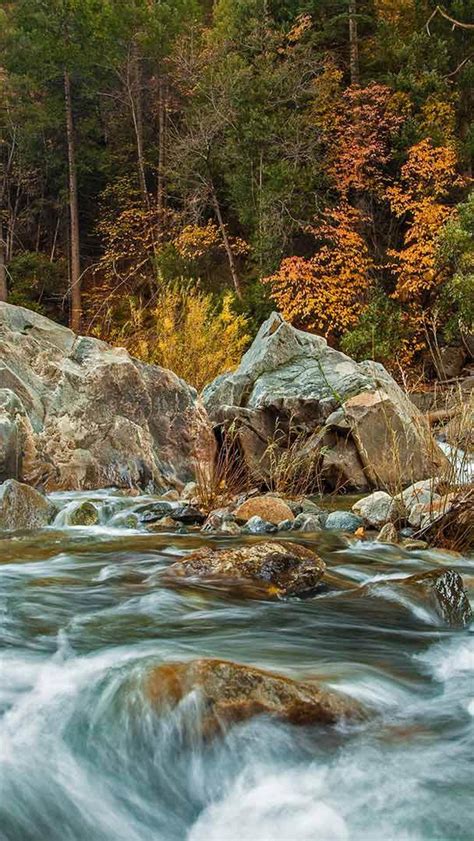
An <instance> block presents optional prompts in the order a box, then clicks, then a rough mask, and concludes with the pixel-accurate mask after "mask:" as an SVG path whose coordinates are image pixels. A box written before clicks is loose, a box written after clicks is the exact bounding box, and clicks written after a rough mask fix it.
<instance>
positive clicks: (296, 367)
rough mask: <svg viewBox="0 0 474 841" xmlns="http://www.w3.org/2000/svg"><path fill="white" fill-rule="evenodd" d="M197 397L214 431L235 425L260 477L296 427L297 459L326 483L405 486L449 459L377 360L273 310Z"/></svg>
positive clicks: (268, 470) (267, 474)
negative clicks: (353, 353)
mask: <svg viewBox="0 0 474 841" xmlns="http://www.w3.org/2000/svg"><path fill="white" fill-rule="evenodd" d="M203 400H204V404H205V406H206V408H207V411H208V414H209V416H210V418H211V420H212V421H213V423H214V425H215V427H216V428H218V429H219V430H220V434H221V435H224V436H225V435H226V430H228V429H232V430H233V432H232V434H233V436H234V437H233V441H232V443H233V444H234V446H237V447H238V449H239V451H240V454H241V457H242V458H243V459H244V461H245V464H246V466H247V469H248V471H249V474H250V476H251V477H253V478H254V480H255V481H256V482H257V483H261V482H265V481H267V482H268V481H269V480H270V479H271V475H272V471H273V470H274V467H275V463H276V462H277V461H278V454H279V453H280V454H282V453H285V452H287V451H288V449H289V447H290V446H293V444H292V441H294V435H295V431H298V440H299V441H300V442H301V446H300V452H299V454H298V458H302V459H303V460H304V457H306V463H307V468H308V471H309V473H310V474H311V471H313V473H314V476H315V480H316V474H318V475H322V476H323V477H325V481H326V484H328V485H329V487H331V488H338V487H340V486H341V485H343V486H344V487H345V488H346V489H347V488H349V489H354V490H362V491H366V490H368V489H369V488H371V487H372V488H375V489H378V488H382V489H384V488H385V487H387V486H390V485H391V484H392V483H393V482H394V477H397V478H398V480H399V481H400V482H401V483H402V484H403V485H408V484H409V483H410V482H414V481H417V480H421V479H425V478H427V477H429V476H432V475H435V474H436V473H437V472H439V470H440V468H441V467H442V466H443V465H445V464H446V458H445V456H444V455H443V453H442V452H441V450H440V449H439V448H438V446H437V445H436V443H435V441H434V439H433V438H432V436H431V432H430V429H429V426H428V424H427V423H426V420H425V419H424V417H423V416H422V414H421V413H420V412H419V411H418V409H417V408H416V407H415V405H414V404H413V403H412V401H411V400H410V399H409V397H408V396H407V395H406V394H405V393H404V392H403V391H402V389H401V388H400V387H399V386H398V385H397V383H396V382H395V380H393V378H392V377H391V376H390V375H389V374H388V372H387V371H386V370H385V369H384V368H383V366H381V365H379V364H377V363H374V362H361V363H357V362H355V361H354V360H353V359H350V358H349V357H348V356H346V355H345V354H343V353H341V352H339V351H336V350H334V349H333V348H330V347H328V345H327V342H326V340H325V339H323V338H322V337H321V336H316V335H312V334H309V333H305V332H303V331H301V330H297V329H295V328H294V327H292V326H291V325H290V324H288V323H287V322H285V321H284V319H283V318H282V317H281V315H279V314H278V313H273V314H272V315H271V316H270V317H269V318H268V319H267V321H265V322H264V324H262V326H261V328H260V330H259V332H258V334H257V336H256V338H255V340H254V342H253V344H252V345H251V347H250V348H249V350H248V351H247V353H245V354H244V356H243V357H242V359H241V362H240V365H239V367H238V368H237V370H236V371H234V372H233V373H231V374H222V375H220V376H219V377H217V378H216V379H215V380H214V381H213V382H212V383H210V384H209V385H207V386H206V388H205V389H204V391H203ZM270 445H271V446H270ZM269 446H270V450H271V452H270V451H269ZM339 474H340V475H339Z"/></svg>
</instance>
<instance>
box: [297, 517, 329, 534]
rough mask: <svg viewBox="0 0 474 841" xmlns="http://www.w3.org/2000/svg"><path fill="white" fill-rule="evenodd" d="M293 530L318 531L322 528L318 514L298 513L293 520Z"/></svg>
mask: <svg viewBox="0 0 474 841" xmlns="http://www.w3.org/2000/svg"><path fill="white" fill-rule="evenodd" d="M293 528H294V529H295V531H302V532H313V533H314V532H318V531H321V529H322V521H321V515H320V514H303V513H302V514H298V516H297V517H295V519H294V521H293Z"/></svg>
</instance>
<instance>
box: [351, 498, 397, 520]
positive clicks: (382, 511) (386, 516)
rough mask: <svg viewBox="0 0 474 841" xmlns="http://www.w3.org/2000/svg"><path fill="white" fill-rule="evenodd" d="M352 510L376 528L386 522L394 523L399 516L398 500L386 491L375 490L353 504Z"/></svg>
mask: <svg viewBox="0 0 474 841" xmlns="http://www.w3.org/2000/svg"><path fill="white" fill-rule="evenodd" d="M352 511H353V512H354V514H357V515H358V516H359V517H362V519H363V520H364V523H365V525H366V526H369V527H370V528H375V529H380V528H381V527H382V526H384V525H385V523H392V522H394V521H395V520H397V519H398V517H399V507H398V505H397V502H396V501H395V500H394V499H393V497H391V496H390V494H388V493H385V491H375V493H373V494H370V495H369V496H366V497H364V498H363V499H360V500H359V501H358V502H356V503H355V505H353V506H352Z"/></svg>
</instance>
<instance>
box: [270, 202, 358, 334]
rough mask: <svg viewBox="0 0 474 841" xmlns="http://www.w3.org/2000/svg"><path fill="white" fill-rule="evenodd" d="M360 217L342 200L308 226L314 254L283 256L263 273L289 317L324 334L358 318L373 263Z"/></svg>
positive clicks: (336, 331) (274, 297)
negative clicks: (318, 221)
mask: <svg viewBox="0 0 474 841" xmlns="http://www.w3.org/2000/svg"><path fill="white" fill-rule="evenodd" d="M363 221H364V220H363V215H362V213H361V212H360V211H359V210H357V209H355V208H353V207H351V206H350V205H349V204H347V203H346V202H342V203H341V205H339V206H338V207H337V208H335V209H334V210H332V211H328V212H327V213H326V216H325V221H324V223H323V224H322V225H321V227H319V228H316V229H314V228H313V229H311V231H312V233H313V234H314V236H315V237H317V238H318V240H320V241H321V247H320V248H319V250H318V251H316V253H315V254H314V255H313V257H311V258H309V259H306V258H304V257H287V258H286V259H285V260H283V262H282V263H281V265H280V268H279V269H278V271H277V272H276V273H275V274H273V275H271V276H270V277H267V278H265V279H264V283H268V284H270V286H271V295H272V298H273V300H274V301H275V302H276V304H277V306H278V308H279V309H280V311H281V312H282V313H283V315H284V317H285V318H286V319H287V320H288V321H291V322H293V323H295V324H297V325H298V326H301V327H304V328H306V329H308V330H313V331H315V332H318V333H323V334H324V335H325V336H327V337H329V338H334V337H337V336H339V335H340V334H341V333H342V332H343V331H344V330H347V329H348V328H350V327H352V326H353V325H354V324H355V323H356V322H357V320H358V318H359V316H360V314H361V312H362V309H363V306H364V294H365V292H366V290H367V289H368V287H369V285H370V270H371V268H372V260H371V258H370V255H369V251H368V248H367V244H366V242H365V240H364V238H363V236H362V235H361V233H360V227H361V224H362V222H363Z"/></svg>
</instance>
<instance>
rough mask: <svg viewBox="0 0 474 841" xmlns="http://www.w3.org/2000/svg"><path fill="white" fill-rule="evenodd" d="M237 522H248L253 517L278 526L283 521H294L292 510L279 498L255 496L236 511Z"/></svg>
mask: <svg viewBox="0 0 474 841" xmlns="http://www.w3.org/2000/svg"><path fill="white" fill-rule="evenodd" d="M234 517H235V519H236V520H237V522H239V521H241V522H246V521H247V520H250V518H251V517H261V518H262V520H267V522H269V523H274V524H275V525H278V523H280V522H281V521H282V520H292V519H293V517H294V514H293V512H292V510H291V508H290V507H289V506H288V505H287V504H286V502H284V501H283V500H282V499H279V498H278V497H277V496H254V497H252V498H251V499H247V500H246V501H245V502H243V503H242V504H241V505H239V506H238V507H237V508H236V509H235V511H234Z"/></svg>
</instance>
